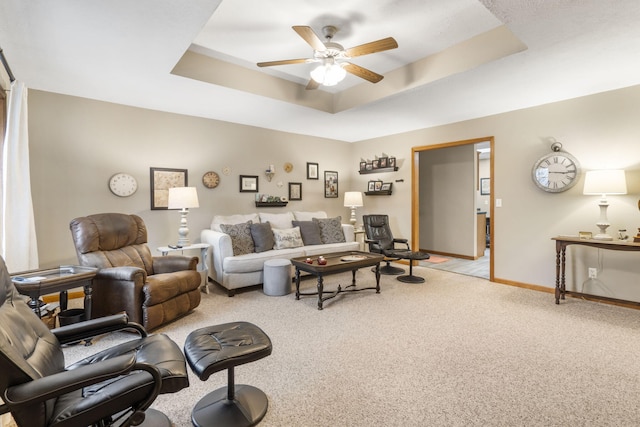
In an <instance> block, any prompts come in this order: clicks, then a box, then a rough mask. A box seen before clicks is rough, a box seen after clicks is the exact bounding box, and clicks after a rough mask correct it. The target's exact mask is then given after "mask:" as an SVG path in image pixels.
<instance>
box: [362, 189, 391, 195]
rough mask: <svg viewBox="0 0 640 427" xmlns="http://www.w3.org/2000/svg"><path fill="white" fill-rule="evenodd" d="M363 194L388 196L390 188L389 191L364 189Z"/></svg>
mask: <svg viewBox="0 0 640 427" xmlns="http://www.w3.org/2000/svg"><path fill="white" fill-rule="evenodd" d="M364 194H366V195H367V196H390V195H391V190H389V191H365V192H364Z"/></svg>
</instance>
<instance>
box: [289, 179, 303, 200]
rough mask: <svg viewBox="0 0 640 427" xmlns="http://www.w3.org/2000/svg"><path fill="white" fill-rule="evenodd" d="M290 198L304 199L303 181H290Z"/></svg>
mask: <svg viewBox="0 0 640 427" xmlns="http://www.w3.org/2000/svg"><path fill="white" fill-rule="evenodd" d="M289 200H302V183H301V182H290V183H289Z"/></svg>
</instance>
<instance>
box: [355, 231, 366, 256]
mask: <svg viewBox="0 0 640 427" xmlns="http://www.w3.org/2000/svg"><path fill="white" fill-rule="evenodd" d="M353 234H355V238H356V242H358V239H359V238H360V237H362V242H359V243H360V250H361V251H364V250H365V245H364V239H365V236H364V228H356V229H355V230H353Z"/></svg>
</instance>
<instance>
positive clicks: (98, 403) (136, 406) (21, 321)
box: [0, 257, 189, 427]
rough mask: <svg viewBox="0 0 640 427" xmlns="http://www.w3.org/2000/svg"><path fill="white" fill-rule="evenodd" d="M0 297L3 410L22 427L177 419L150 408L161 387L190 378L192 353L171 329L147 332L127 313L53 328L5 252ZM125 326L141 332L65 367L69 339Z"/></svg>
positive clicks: (173, 388)
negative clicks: (14, 278)
mask: <svg viewBox="0 0 640 427" xmlns="http://www.w3.org/2000/svg"><path fill="white" fill-rule="evenodd" d="M0 304H1V305H0V372H2V374H0V393H1V396H2V401H0V414H5V413H8V412H11V414H12V415H13V418H14V420H15V421H16V423H17V424H18V426H19V427H45V426H56V427H86V426H100V427H104V426H113V425H117V426H121V425H122V426H129V425H143V426H162V425H167V426H169V425H171V424H170V421H169V419H168V418H167V417H166V416H165V415H164V414H162V413H161V412H158V411H155V410H153V409H149V406H150V405H151V404H152V403H153V401H154V400H155V398H156V396H157V395H158V394H161V393H174V392H177V391H179V390H181V389H183V388H185V387H188V385H189V380H188V377H187V368H186V363H185V358H184V355H183V354H182V351H181V350H180V348H179V347H178V346H177V344H176V343H175V342H173V341H172V340H171V339H169V338H168V337H167V336H166V335H162V334H157V335H149V336H147V334H146V331H145V329H144V328H143V327H142V326H141V325H139V324H135V323H129V322H128V319H127V316H126V314H120V315H113V316H109V317H104V318H100V319H94V320H89V321H86V322H80V323H76V324H73V325H69V326H64V327H61V328H58V329H53V330H49V328H47V326H46V325H45V324H44V323H43V322H42V321H41V320H40V319H39V318H38V316H37V315H36V314H35V313H34V312H33V311H32V310H31V309H30V308H29V306H28V305H27V303H26V301H25V297H24V296H22V295H20V294H19V293H18V291H17V290H16V288H15V286H14V285H13V283H12V282H11V278H10V276H9V273H8V272H7V268H6V265H5V263H4V260H3V259H2V258H1V257H0ZM122 329H129V330H132V331H137V332H138V333H139V334H140V335H141V338H136V339H132V340H129V341H126V342H123V343H122V344H119V345H117V346H115V347H111V348H109V349H106V350H104V351H102V352H99V353H97V354H95V355H93V356H91V357H89V358H86V359H84V360H81V361H78V362H76V363H74V364H72V365H70V366H67V367H65V361H64V354H63V351H62V345H63V344H69V343H74V342H78V341H80V340H85V339H87V338H93V337H95V336H96V335H100V334H104V333H108V332H113V331H116V330H122ZM140 423H142V424H140Z"/></svg>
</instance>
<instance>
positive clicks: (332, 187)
mask: <svg viewBox="0 0 640 427" xmlns="http://www.w3.org/2000/svg"><path fill="white" fill-rule="evenodd" d="M324 197H326V198H328V199H332V198H337V197H338V172H336V171H324Z"/></svg>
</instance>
